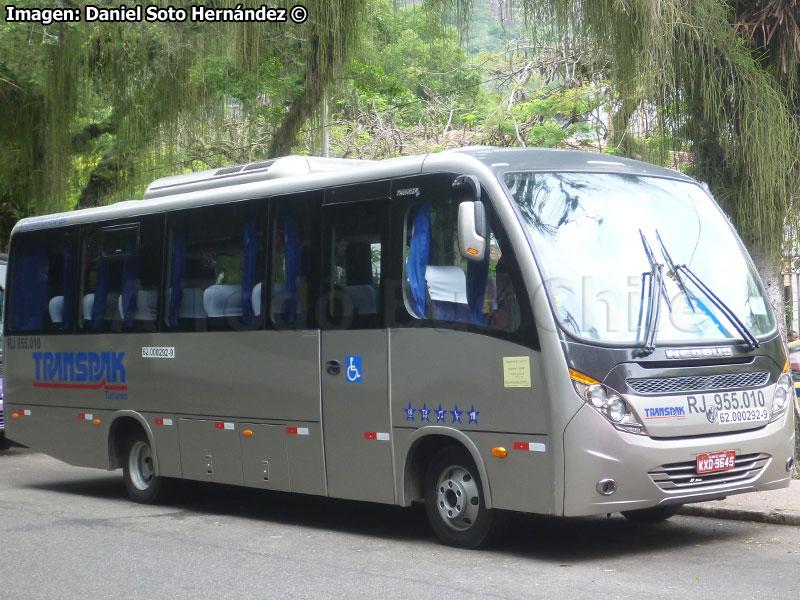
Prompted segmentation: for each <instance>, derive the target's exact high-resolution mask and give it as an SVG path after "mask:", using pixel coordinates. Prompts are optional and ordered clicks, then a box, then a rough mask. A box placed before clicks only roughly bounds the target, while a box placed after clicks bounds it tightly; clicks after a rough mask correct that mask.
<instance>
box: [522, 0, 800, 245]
mask: <svg viewBox="0 0 800 600" xmlns="http://www.w3.org/2000/svg"><path fill="white" fill-rule="evenodd" d="M756 4H759V3H755V2H750V3H739V2H730V1H728V0H693V1H691V2H685V1H684V0H663V1H660V2H656V3H654V2H651V1H650V0H626V1H624V2H620V1H619V0H593V1H592V2H583V1H581V0H553V1H550V0H548V1H546V2H545V1H542V0H524V5H525V7H526V9H527V11H528V17H529V21H530V22H531V23H542V22H549V23H553V24H556V25H557V26H558V29H559V30H560V31H561V32H565V33H569V34H570V36H569V37H570V38H572V41H573V42H577V43H580V44H581V45H582V46H583V48H585V51H586V53H587V54H590V55H593V56H595V57H600V58H601V59H603V57H605V60H607V61H608V64H609V65H610V76H611V79H612V80H613V81H614V89H615V92H616V93H617V94H618V97H619V100H620V105H619V108H618V112H617V113H616V115H615V117H617V116H619V117H620V119H619V122H618V123H617V124H616V125H617V126H616V128H615V129H616V135H617V136H618V138H617V142H618V143H620V144H621V145H620V146H619V151H621V152H623V153H625V154H629V155H631V154H635V152H636V151H641V150H643V149H644V150H648V149H649V150H651V151H652V150H656V152H653V153H649V154H645V155H644V156H643V158H647V159H650V160H656V161H661V162H666V161H667V160H668V158H669V153H668V150H670V148H669V146H670V143H673V147H672V148H671V150H673V151H674V150H681V149H683V147H686V146H685V145H686V144H689V143H690V146H689V149H690V150H691V152H692V157H693V160H692V161H691V166H690V168H689V171H690V174H692V175H694V176H695V177H697V178H699V179H701V180H703V181H706V182H708V183H709V185H710V187H711V189H712V191H713V192H714V194H715V195H716V197H717V199H718V200H719V201H720V202H721V203H722V205H723V208H725V210H726V212H728V214H729V215H730V216H731V218H732V220H733V222H734V225H735V226H736V227H737V229H738V230H739V232H740V233H741V234H742V236H743V238H744V239H745V241H746V242H747V243H748V244H754V243H761V244H763V245H764V246H765V248H767V250H768V252H769V253H770V255H772V256H778V255H779V254H780V253H781V250H782V243H783V240H784V238H785V226H786V215H789V214H793V213H796V212H797V207H798V200H800V198H798V193H797V186H796V184H795V183H794V182H795V181H796V179H797V176H798V170H799V167H798V160H800V157H799V156H798V153H797V151H796V148H797V147H798V141H800V133H798V124H799V123H800V115H799V114H798V112H797V111H796V110H795V112H794V113H793V112H792V104H791V101H792V99H793V98H795V97H796V95H795V93H794V92H793V91H790V89H789V87H787V86H786V81H796V79H792V78H789V79H788V80H786V81H784V80H783V79H782V78H781V77H776V71H777V69H776V68H775V67H776V63H775V62H771V61H772V59H771V57H774V56H775V55H773V54H765V53H764V52H763V50H760V49H759V48H757V47H756V48H751V47H749V46H748V45H747V44H746V43H745V40H744V39H743V38H742V36H741V35H740V31H739V29H738V28H737V26H736V24H735V23H734V22H732V17H733V16H734V14H735V13H734V10H741V9H742V5H749V6H755V5H756ZM795 10H796V9H795ZM790 26H791V23H790V21H789V20H787V21H785V25H784V27H785V28H788V27H790ZM784 58H785V55H784ZM798 61H800V56H795V58H794V64H793V66H792V67H791V69H790V71H791V70H793V71H794V72H795V73H796V71H797V64H798ZM790 87H791V86H790ZM637 107H643V108H644V110H646V111H648V112H654V113H655V114H656V115H657V117H658V118H657V120H656V122H655V123H654V127H653V130H652V131H650V132H648V133H649V135H651V136H652V137H653V138H655V139H658V140H659V141H658V143H655V144H654V143H650V144H645V145H636V144H634V145H630V146H629V145H627V141H630V138H629V137H627V136H624V135H620V133H625V132H627V131H628V124H629V121H630V117H631V116H632V115H633V114H634V112H635V110H636V108H637ZM674 142H679V144H674Z"/></svg>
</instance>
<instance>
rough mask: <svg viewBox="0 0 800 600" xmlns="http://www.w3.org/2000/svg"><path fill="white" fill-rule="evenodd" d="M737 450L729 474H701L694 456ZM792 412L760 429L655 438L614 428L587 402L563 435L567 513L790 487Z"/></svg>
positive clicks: (638, 507)
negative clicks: (697, 435)
mask: <svg viewBox="0 0 800 600" xmlns="http://www.w3.org/2000/svg"><path fill="white" fill-rule="evenodd" d="M726 450H727V451H730V450H733V451H735V452H736V466H735V467H734V469H731V470H729V471H718V472H714V473H708V474H698V473H697V470H696V464H697V455H698V454H701V453H710V452H719V451H726ZM793 450H794V423H793V417H792V412H791V411H788V412H787V414H786V415H784V416H783V417H781V418H780V419H778V420H777V421H775V422H774V423H770V424H769V425H766V426H764V427H762V428H760V429H756V430H751V431H741V432H736V433H730V434H724V435H710V436H701V437H691V438H673V439H669V438H659V439H653V438H650V437H648V436H644V435H635V434H629V433H623V432H621V431H618V430H616V429H615V428H614V427H613V426H611V425H610V424H609V422H608V421H606V420H605V419H604V418H603V417H602V416H601V415H600V414H598V413H597V412H596V411H595V410H593V409H592V408H591V407H590V406H588V405H586V406H584V407H582V408H581V409H580V410H579V411H578V413H577V414H576V415H575V417H574V418H573V419H572V420H571V421H570V423H569V425H568V427H567V429H566V431H565V433H564V457H565V458H564V461H565V465H564V467H565V468H564V510H563V515H564V516H582V515H595V514H604V513H611V512H618V511H625V510H636V509H640V508H650V507H653V506H658V505H666V504H686V503H690V502H702V501H705V500H713V499H716V498H723V497H725V496H730V495H733V494H741V493H746V492H752V491H765V490H771V489H777V488H784V487H788V485H789V481H790V480H791V473H790V472H789V471H787V461H788V460H789V459H790V458H791V457H792V455H793Z"/></svg>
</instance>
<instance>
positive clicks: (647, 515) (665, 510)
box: [622, 504, 683, 523]
mask: <svg viewBox="0 0 800 600" xmlns="http://www.w3.org/2000/svg"><path fill="white" fill-rule="evenodd" d="M682 506H683V504H670V505H668V506H654V507H652V508H640V509H639V510H625V511H622V516H623V517H625V518H626V519H628V520H629V521H632V522H633V523H660V522H661V521H666V520H667V519H669V518H670V517H674V516H675V515H677V514H678V512H680V510H681V507H682Z"/></svg>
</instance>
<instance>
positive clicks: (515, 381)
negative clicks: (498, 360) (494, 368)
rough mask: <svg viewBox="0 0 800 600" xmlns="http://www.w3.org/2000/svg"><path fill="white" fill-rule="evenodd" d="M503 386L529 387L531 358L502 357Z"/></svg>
mask: <svg viewBox="0 0 800 600" xmlns="http://www.w3.org/2000/svg"><path fill="white" fill-rule="evenodd" d="M503 386H504V387H511V388H521V387H531V359H530V358H529V357H527V356H504V357H503Z"/></svg>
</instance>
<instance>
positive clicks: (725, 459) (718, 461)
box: [697, 450, 736, 475]
mask: <svg viewBox="0 0 800 600" xmlns="http://www.w3.org/2000/svg"><path fill="white" fill-rule="evenodd" d="M735 466H736V451H735V450H723V451H722V452H709V453H708V454H698V455H697V474H698V475H702V474H704V473H714V472H716V471H730V470H731V469H732V468H734V467H735Z"/></svg>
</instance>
